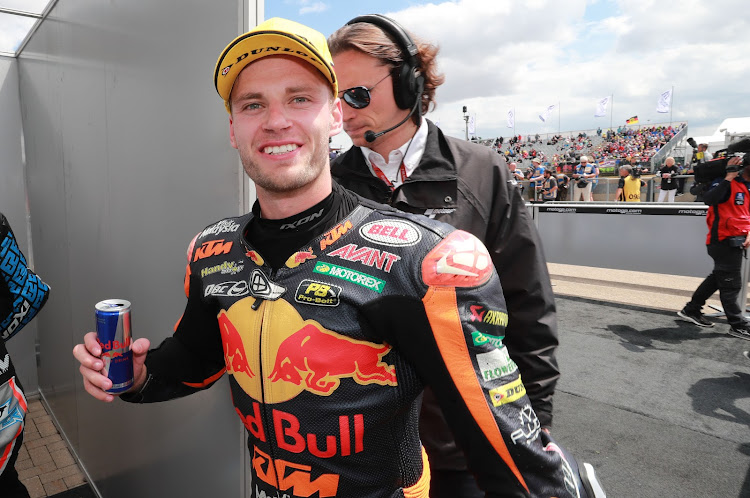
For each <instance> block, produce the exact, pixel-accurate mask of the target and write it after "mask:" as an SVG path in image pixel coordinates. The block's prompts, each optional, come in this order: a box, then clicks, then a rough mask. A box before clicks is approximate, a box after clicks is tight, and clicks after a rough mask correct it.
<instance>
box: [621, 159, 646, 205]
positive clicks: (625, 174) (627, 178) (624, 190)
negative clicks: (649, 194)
mask: <svg viewBox="0 0 750 498" xmlns="http://www.w3.org/2000/svg"><path fill="white" fill-rule="evenodd" d="M645 186H646V182H644V181H643V180H641V168H638V167H636V168H633V167H632V166H631V165H629V164H624V165H622V166H620V180H619V181H618V182H617V192H615V201H625V202H641V187H645Z"/></svg>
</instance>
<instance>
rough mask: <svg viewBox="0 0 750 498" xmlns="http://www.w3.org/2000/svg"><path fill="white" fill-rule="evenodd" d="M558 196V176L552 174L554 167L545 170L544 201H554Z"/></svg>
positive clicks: (543, 183)
mask: <svg viewBox="0 0 750 498" xmlns="http://www.w3.org/2000/svg"><path fill="white" fill-rule="evenodd" d="M555 198H557V178H555V177H554V176H553V175H552V169H550V168H547V169H545V170H544V180H543V182H542V201H543V202H549V201H554V200H555Z"/></svg>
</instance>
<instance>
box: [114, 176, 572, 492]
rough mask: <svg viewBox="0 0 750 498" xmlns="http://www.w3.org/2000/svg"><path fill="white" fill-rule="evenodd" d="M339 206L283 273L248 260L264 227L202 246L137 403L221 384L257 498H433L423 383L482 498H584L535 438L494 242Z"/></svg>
mask: <svg viewBox="0 0 750 498" xmlns="http://www.w3.org/2000/svg"><path fill="white" fill-rule="evenodd" d="M334 194H335V196H337V197H340V200H339V201H337V203H336V204H335V206H336V207H335V210H334V211H333V212H334V216H333V217H330V216H329V217H325V216H323V215H321V216H322V218H321V220H313V221H310V223H311V224H313V225H315V223H317V225H315V230H314V231H313V233H317V234H318V235H316V236H314V237H312V238H309V239H307V241H306V243H305V244H303V246H302V247H301V248H299V249H298V250H297V251H295V252H294V253H293V254H291V255H290V256H289V257H288V258H287V259H286V260H285V261H284V263H283V264H281V265H280V266H279V267H273V266H272V265H269V264H268V261H267V260H266V258H265V256H264V254H262V252H260V251H258V249H257V247H256V246H255V245H253V244H252V240H253V236H252V234H253V233H257V232H255V230H257V228H253V226H254V225H255V223H256V222H257V221H259V220H257V219H254V218H255V217H256V216H257V211H256V212H251V213H248V214H247V215H244V216H241V217H236V218H228V219H225V220H222V221H220V222H218V223H216V224H214V225H211V226H209V227H207V228H206V229H205V230H203V231H202V232H201V233H200V234H199V235H198V236H197V237H196V239H194V241H193V243H192V244H191V247H190V248H189V250H188V267H187V271H186V279H185V290H186V294H187V296H188V303H187V306H186V309H185V313H184V315H183V317H182V319H181V320H180V322H179V324H178V326H177V328H176V331H175V334H174V335H173V337H171V338H168V339H167V340H165V341H164V342H163V343H162V344H161V345H160V346H159V348H157V349H155V350H152V351H150V352H149V354H148V357H147V360H146V365H147V368H148V374H149V375H148V379H147V381H146V384H145V385H144V386H143V388H142V389H141V391H140V392H138V393H135V394H131V395H128V396H126V400H130V401H136V402H138V401H140V402H150V401H161V400H165V399H170V398H174V397H179V396H183V395H186V394H190V393H192V392H195V391H198V390H201V389H204V388H206V387H208V386H210V385H212V384H213V383H215V382H216V381H217V380H218V379H219V378H220V377H222V376H223V375H224V374H225V373H226V374H228V378H229V383H230V386H231V392H232V400H233V403H234V406H235V410H236V412H237V415H238V416H239V417H240V419H241V420H242V422H243V423H244V425H245V427H246V428H247V432H248V449H249V451H250V454H251V456H252V458H251V462H252V468H251V472H252V483H253V487H254V490H255V496H288V497H290V498H296V497H310V496H319V497H354V496H356V497H362V498H370V497H373V498H374V497H399V496H402V497H424V498H426V497H427V496H428V487H429V465H428V463H427V460H426V458H425V456H424V451H423V449H422V447H421V444H420V440H419V431H418V424H417V419H418V413H419V405H420V403H419V401H420V393H421V392H422V389H423V388H424V386H425V384H428V385H430V386H431V387H432V388H433V391H434V392H435V393H436V395H437V397H438V400H439V402H440V404H441V406H442V408H443V411H444V413H446V415H447V416H448V418H449V420H450V421H451V425H452V427H453V428H454V429H455V431H456V436H457V438H458V440H459V442H460V443H461V444H462V446H463V447H464V448H465V449H466V451H467V452H468V455H469V461H470V464H471V467H472V470H473V471H474V472H475V473H476V474H477V476H478V482H479V484H480V486H482V487H483V488H484V489H485V490H486V492H487V493H488V494H487V496H490V497H500V496H558V497H568V496H577V493H578V490H577V487H576V483H577V478H576V477H574V476H577V470H576V469H575V468H574V465H575V464H574V463H573V464H571V463H570V459H566V458H564V456H562V455H563V452H562V450H561V449H560V448H559V447H558V446H557V445H555V444H554V442H552V441H551V438H549V436H548V435H547V434H546V433H544V432H543V431H541V430H540V426H539V421H538V420H537V418H536V415H535V414H534V411H533V410H532V408H531V405H530V403H529V400H528V398H527V397H526V395H525V388H524V386H523V383H522V381H521V378H520V375H519V374H518V367H517V366H516V365H515V363H514V362H513V361H512V360H511V359H510V357H509V355H508V352H507V349H506V348H505V346H504V345H503V343H502V337H503V335H504V331H505V326H506V324H507V314H506V309H505V302H504V299H503V297H502V295H503V294H502V289H501V287H500V284H499V280H498V277H497V274H496V273H495V271H494V268H493V265H492V261H491V259H490V256H489V254H488V252H487V250H486V249H485V248H484V246H483V245H482V244H481V242H479V240H478V239H476V238H475V237H474V236H472V235H470V234H468V233H466V232H462V231H458V230H456V229H454V228H453V227H451V226H449V225H445V224H443V223H440V222H437V221H434V220H428V219H426V218H424V217H421V216H414V215H409V214H406V213H401V212H398V211H396V210H393V209H392V208H389V207H387V206H383V205H379V204H376V203H373V202H370V201H365V200H364V199H361V198H359V197H358V196H355V195H354V194H352V193H350V192H347V191H346V190H344V189H342V188H341V187H339V186H338V185H334ZM314 214H315V212H312V213H311V214H310V216H312V215H314ZM298 228H299V229H303V228H304V227H303V226H302V225H301V226H300V227H298ZM277 260H278V257H277ZM274 266H275V265H274Z"/></svg>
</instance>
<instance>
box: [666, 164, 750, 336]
mask: <svg viewBox="0 0 750 498" xmlns="http://www.w3.org/2000/svg"><path fill="white" fill-rule="evenodd" d="M740 164H742V158H741V157H733V158H731V159H730V160H729V162H728V165H733V166H738V165H740ZM748 187H750V168H744V169H743V170H742V172H741V173H740V172H738V171H736V170H735V171H727V173H726V176H725V177H724V178H723V179H722V178H717V179H716V180H715V181H714V182H713V183H712V184H711V187H710V188H709V189H708V190H707V191H706V192H705V193H704V194H703V202H705V203H706V204H708V205H709V208H708V215H707V217H706V223H707V225H708V236H707V237H706V249H707V251H708V255H709V256H711V259H713V261H714V268H713V271H712V272H711V274H709V275H708V276H707V277H706V279H705V280H703V282H701V284H700V285H699V286H698V288H697V289H695V292H694V293H693V297H692V298H691V299H690V302H688V303H687V304H686V305H685V307H684V308H682V309H681V310H680V311H678V312H677V315H678V316H680V317H681V318H683V319H685V320H687V321H689V322H692V323H694V324H696V325H698V326H699V327H713V326H714V324H713V323H712V322H710V321H709V320H707V319H706V317H704V316H703V313H701V309H702V308H703V305H705V304H706V300H707V299H708V298H709V297H711V295H713V293H714V292H716V291H717V290H718V291H719V298H720V299H721V305H722V306H723V307H724V313H725V314H726V317H727V321H728V322H729V326H730V328H729V331H728V332H727V333H728V334H729V335H732V336H734V337H739V338H740V339H747V340H750V323H748V321H747V319H746V318H745V317H744V315H743V311H744V310H743V309H742V307H740V305H739V299H738V298H739V296H740V292H741V291H742V260H743V255H744V253H745V250H746V249H747V247H748V246H750V212H749V211H748V204H749V203H750V191H749V190H748ZM728 222H729V223H728ZM743 301H744V299H743Z"/></svg>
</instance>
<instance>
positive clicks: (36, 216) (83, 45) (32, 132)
mask: <svg viewBox="0 0 750 498" xmlns="http://www.w3.org/2000/svg"><path fill="white" fill-rule="evenodd" d="M247 3H248V2H247V0H212V1H210V2H207V1H203V0H159V1H156V2H154V1H151V0H109V1H107V2H102V1H100V0H59V1H58V2H57V4H56V5H55V7H54V9H53V10H52V12H51V14H50V15H49V17H48V18H47V20H46V21H45V22H44V23H43V24H42V26H41V27H40V28H39V29H38V31H37V32H36V33H35V35H34V36H33V37H32V39H31V41H30V43H29V44H28V45H27V46H26V48H25V50H24V52H23V53H22V55H21V56H20V58H19V59H18V63H17V68H18V74H19V77H18V81H19V82H20V84H19V86H20V114H21V116H22V120H23V131H24V136H25V141H26V156H27V161H26V172H25V177H26V183H27V185H28V197H29V206H30V217H31V233H32V239H33V241H34V253H35V263H36V269H37V271H38V272H39V274H40V275H42V276H43V278H44V279H45V280H46V281H47V282H49V283H50V284H51V286H52V289H53V291H52V292H53V293H52V295H51V297H50V300H49V302H48V304H47V306H46V308H45V309H44V310H43V311H42V313H41V314H40V316H39V318H38V320H37V321H36V325H37V327H38V330H39V332H38V337H39V349H40V352H39V358H40V360H39V370H38V375H39V390H40V392H41V393H42V394H43V396H44V397H45V398H46V400H47V401H48V402H49V405H50V406H51V408H52V410H53V414H54V416H55V418H56V419H57V420H58V422H59V424H60V426H61V428H62V429H63V431H64V433H65V436H66V437H67V438H68V439H69V440H70V442H71V444H72V447H73V448H74V450H75V451H76V452H77V454H78V455H79V457H80V459H81V461H82V463H83V465H84V467H85V469H86V471H87V472H88V473H89V474H90V476H91V477H92V478H93V480H94V482H95V484H96V487H97V488H98V490H99V491H100V493H101V494H102V496H105V497H108V498H109V497H113V498H114V497H122V498H126V497H127V498H132V497H139V498H147V497H163V496H184V497H205V496H220V497H240V496H243V495H244V472H243V467H244V463H243V459H244V458H245V453H246V450H244V449H243V446H244V441H243V439H244V430H243V428H242V425H241V423H240V421H239V419H238V418H237V416H236V415H235V414H234V411H233V409H232V408H231V402H230V395H229V390H228V386H227V384H226V381H225V380H224V379H223V380H222V381H220V382H219V383H218V385H216V386H214V387H213V388H212V389H210V390H208V391H205V392H203V393H200V394H198V395H195V396H190V397H188V398H184V399H181V400H177V401H172V402H169V403H161V404H155V405H144V406H136V405H129V404H126V403H123V402H120V401H116V402H114V403H112V404H104V403H100V402H98V401H96V400H94V399H93V398H91V397H90V396H89V395H88V394H86V393H85V392H84V391H83V387H82V382H81V379H80V375H79V373H78V369H77V367H76V364H75V363H74V361H73V358H72V355H71V349H72V347H73V345H74V344H75V343H77V342H80V341H81V339H82V337H83V335H84V333H86V332H87V331H89V330H92V329H93V328H94V320H93V306H94V304H95V303H96V302H97V301H99V300H102V299H106V298H113V297H118V298H125V299H129V300H130V301H131V302H132V303H133V329H134V335H135V336H136V337H147V338H149V339H150V340H151V341H152V343H153V344H158V343H159V342H161V340H162V339H163V338H165V337H166V336H168V335H170V334H171V332H172V330H173V326H174V324H175V322H176V321H177V319H178V318H179V317H180V315H181V313H182V309H183V307H184V304H185V296H184V294H183V292H182V282H183V275H184V269H185V263H186V261H185V250H186V248H187V244H188V243H189V242H190V240H191V239H192V237H193V236H194V235H195V234H196V233H197V232H198V231H199V230H201V229H202V228H203V227H204V226H205V225H207V224H209V223H210V222H212V221H214V220H216V219H219V218H221V217H224V216H228V215H234V214H236V213H239V212H240V211H241V210H242V209H243V208H244V206H243V204H244V203H243V202H242V200H241V199H242V198H243V195H244V194H243V193H242V189H241V188H240V184H241V182H240V178H241V168H240V166H239V162H238V159H237V154H236V152H235V151H234V149H232V148H231V147H230V146H229V142H228V120H227V114H226V112H225V111H224V108H223V105H222V102H221V99H220V98H219V97H218V96H217V95H216V92H215V90H214V88H213V80H212V73H213V67H214V64H215V63H216V58H217V55H218V54H219V52H220V51H221V49H222V48H223V47H224V46H225V45H226V43H228V42H229V41H230V40H231V39H233V38H234V37H235V36H236V35H237V34H239V33H240V32H241V30H243V29H244V28H246V27H247V24H248V23H247V21H246V20H247V19H248V18H253V17H254V13H255V11H256V7H255V2H250V3H251V4H252V6H253V7H252V12H251V14H252V15H249V14H248V12H247V6H246V4H247ZM251 20H252V21H253V22H254V19H251ZM11 66H12V64H11ZM11 70H13V69H12V68H11ZM0 71H4V70H2V69H0ZM2 74H3V73H0V77H2ZM3 98H4V97H3ZM3 104H4V103H3ZM16 107H17V108H18V105H16ZM3 109H6V107H5V105H3ZM2 121H3V125H2V127H3V128H2V129H0V130H1V131H3V134H4V132H5V126H6V125H8V123H7V118H6V116H5V113H4V114H3V117H2ZM9 126H10V127H13V126H14V125H13V123H12V122H11V123H10V125H9ZM2 155H3V156H6V155H7V154H6V152H5V151H3V153H2ZM14 182H15V183H14V184H15V185H16V187H14V188H17V189H18V191H19V192H18V193H17V195H22V194H21V191H22V184H23V182H22V181H20V180H19V179H18V178H14ZM0 208H1V206H0ZM14 215H15V216H14V218H16V219H18V218H21V217H22V216H21V215H22V213H18V212H16V213H14ZM13 221H15V220H13ZM16 225H19V224H18V223H16ZM19 226H20V225H19ZM21 236H22V237H23V236H24V233H23V232H21Z"/></svg>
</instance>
